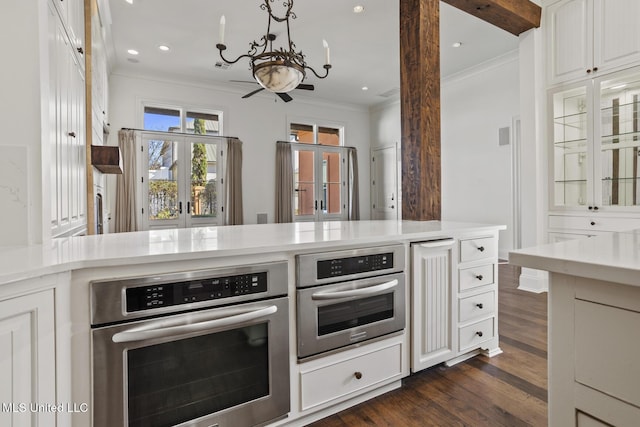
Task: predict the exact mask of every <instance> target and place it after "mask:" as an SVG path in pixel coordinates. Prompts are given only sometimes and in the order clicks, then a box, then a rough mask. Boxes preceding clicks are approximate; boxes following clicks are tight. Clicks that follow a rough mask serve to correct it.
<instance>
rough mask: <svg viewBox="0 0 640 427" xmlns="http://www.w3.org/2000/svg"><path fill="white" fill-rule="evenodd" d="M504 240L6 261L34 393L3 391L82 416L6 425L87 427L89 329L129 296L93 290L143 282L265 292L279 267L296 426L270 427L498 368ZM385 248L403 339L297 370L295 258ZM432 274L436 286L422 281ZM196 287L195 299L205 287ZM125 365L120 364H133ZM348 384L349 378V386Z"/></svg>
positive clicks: (7, 292)
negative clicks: (389, 252) (477, 357)
mask: <svg viewBox="0 0 640 427" xmlns="http://www.w3.org/2000/svg"><path fill="white" fill-rule="evenodd" d="M501 229H504V227H503V226H499V225H485V224H472V223H453V222H440V221H426V222H414V221H354V222H324V223H292V224H264V225H244V226H226V227H211V228H192V229H180V230H177V229H174V230H157V231H148V232H135V233H122V234H118V235H116V234H110V235H100V236H86V237H72V238H64V239H56V240H53V241H51V242H48V243H46V244H44V245H38V246H30V247H21V248H11V249H4V250H1V251H0V313H1V314H2V316H1V317H0V325H5V326H8V327H9V328H10V330H12V331H13V332H12V333H13V335H12V336H19V337H20V340H19V344H20V346H22V347H24V348H21V349H20V351H19V352H14V353H13V354H10V355H9V356H8V359H9V360H11V361H12V363H13V364H12V365H11V368H10V370H11V371H12V375H13V376H14V378H29V381H25V382H24V384H26V385H21V386H20V387H18V388H17V389H11V390H3V395H7V396H12V402H13V403H16V404H19V403H23V402H29V401H36V402H42V403H51V404H53V403H65V404H68V405H71V406H65V409H68V408H72V409H74V410H64V411H42V412H38V413H36V414H31V413H28V411H27V413H21V412H20V411H19V410H18V411H15V412H13V413H8V412H3V413H0V421H4V420H5V419H7V420H9V421H12V420H14V419H20V417H23V418H24V417H27V418H29V417H35V419H36V424H37V425H50V424H53V423H54V422H57V423H58V424H59V425H90V423H91V422H92V416H93V414H94V412H96V409H95V408H94V407H93V406H94V404H96V402H98V400H97V399H96V396H97V395H100V394H101V393H102V392H101V391H100V392H97V391H96V387H97V385H96V381H95V380H94V378H95V376H96V375H97V373H96V372H95V361H96V358H99V357H101V354H100V353H101V350H99V348H98V347H97V346H96V345H95V343H93V342H92V333H94V331H95V330H96V329H95V328H102V327H103V326H102V324H100V322H95V321H94V323H92V319H94V318H93V317H92V316H94V315H95V313H96V312H97V311H99V309H101V308H102V307H103V306H105V305H113V304H114V303H119V301H120V300H123V301H124V300H125V296H124V295H125V292H124V290H123V291H122V292H115V294H113V295H115V296H111V297H103V298H97V297H96V296H95V295H94V294H92V285H91V284H92V283H98V282H99V283H107V284H108V283H111V282H113V283H114V286H115V284H118V283H124V282H131V281H133V282H135V281H137V280H138V281H140V280H144V281H146V282H144V283H145V284H146V285H148V284H149V283H153V282H152V281H153V280H159V279H162V278H164V277H169V276H170V277H174V276H175V275H178V276H180V277H182V278H184V277H192V275H194V274H195V275H196V276H194V277H200V276H198V275H202V274H204V273H202V272H221V273H220V274H222V273H224V274H225V275H226V276H225V277H231V276H232V275H235V276H233V277H234V279H233V280H236V279H237V277H240V276H238V274H240V273H238V271H241V270H242V269H244V270H242V271H245V270H246V271H248V272H249V273H247V275H246V279H247V280H248V282H251V281H252V280H255V281H258V278H256V277H258V276H259V275H260V274H261V273H260V271H262V270H260V268H262V267H261V266H265V267H264V269H265V271H267V270H269V269H271V268H272V267H273V268H276V267H277V268H276V269H277V271H278V272H283V273H282V274H281V273H278V275H282V277H284V280H281V281H282V282H284V284H285V290H284V291H283V292H284V294H282V295H280V296H279V297H278V298H279V300H280V301H281V302H279V303H278V305H277V308H269V310H271V312H270V313H273V312H275V311H278V312H279V313H284V314H285V323H288V326H287V327H284V328H282V330H283V331H284V332H285V337H286V339H285V342H286V345H285V348H284V349H282V351H283V352H284V355H283V356H282V358H283V360H287V359H288V360H289V361H290V362H289V374H290V375H289V377H290V380H289V390H290V396H291V397H290V402H289V403H290V404H289V407H290V410H289V412H288V414H285V415H284V418H281V419H274V420H273V423H272V424H273V425H280V424H288V425H304V424H305V423H308V422H310V421H312V420H314V419H318V418H321V417H323V416H326V415H328V414H330V413H334V412H336V411H338V410H341V409H344V408H346V407H349V406H351V405H354V404H356V403H359V402H361V401H364V400H367V399H369V398H371V397H374V396H376V395H378V394H381V393H383V392H385V391H388V390H391V389H393V388H396V387H399V386H400V384H401V382H400V380H401V379H402V378H403V377H405V376H407V375H409V373H410V372H411V371H412V370H413V371H415V370H418V369H423V368H425V367H428V366H432V365H433V364H436V363H440V362H442V361H445V362H448V363H450V364H452V363H456V362H457V361H460V360H464V358H466V357H471V356H473V355H474V354H477V353H478V352H479V351H481V350H484V351H486V352H487V353H488V354H489V355H494V354H498V353H499V352H500V350H499V347H498V332H497V248H498V232H499V230H501ZM387 247H394V248H398V249H396V250H398V251H399V252H397V254H398V255H397V256H396V257H395V259H396V261H397V262H398V263H400V264H401V265H399V270H400V272H399V273H394V274H401V275H402V277H399V278H398V279H394V280H392V281H390V282H388V283H385V284H383V286H382V288H380V289H387V288H388V287H389V286H395V289H400V290H402V292H400V293H398V294H397V295H399V297H401V298H402V301H403V304H402V306H403V312H402V317H404V319H403V320H404V321H403V322H402V324H403V325H404V327H403V328H402V329H400V330H398V331H397V332H394V333H390V334H386V335H384V336H380V337H378V338H375V339H368V340H365V341H362V342H356V343H354V344H353V345H348V346H345V347H344V348H340V349H339V350H333V351H327V352H326V353H322V354H319V355H314V356H310V357H308V358H300V356H299V353H297V352H296V342H297V339H298V336H297V334H298V331H297V328H296V316H297V315H298V314H299V313H297V311H298V309H297V302H296V295H298V292H297V286H298V285H299V284H300V283H299V273H298V272H297V271H296V266H297V263H298V257H300V256H304V255H314V254H320V253H325V252H328V251H331V252H333V253H343V254H349V253H353V254H355V255H358V254H360V252H358V251H361V250H363V249H364V250H365V252H367V251H372V250H374V251H379V249H380V248H387ZM385 253H386V252H385ZM384 255H385V254H382V255H380V257H382V258H380V259H383V258H384ZM376 259H378V258H376ZM367 262H368V261H367ZM256 268H257V270H256ZM247 269H249V270H247ZM251 269H253V270H251ZM428 272H437V274H425V273H428ZM243 274H244V273H243ZM252 275H254V276H255V277H254V276H252ZM278 277H280V276H278ZM394 277H396V276H394ZM405 277H406V279H405ZM241 279H242V280H244V279H245V276H244V275H243V276H242V277H241ZM189 280H191V279H189ZM238 280H239V279H238ZM260 280H262V279H260ZM345 280H346V279H345ZM366 280H370V279H366ZM149 281H151V282H149ZM189 283H190V284H189V286H190V287H191V286H192V285H193V287H194V288H197V287H198V286H200V283H195V282H193V281H192V282H189ZM146 285H145V286H146ZM107 287H108V286H107ZM147 287H148V288H149V289H148V291H149V292H152V293H153V295H154V296H153V298H152V300H148V302H149V304H156V303H158V304H163V302H162V301H160V299H161V298H162V295H160V299H158V298H156V296H155V295H156V294H158V293H159V294H162V289H160V288H157V287H156V288H153V287H150V286H147ZM123 289H124V288H123ZM158 289H160V290H158ZM145 290H146V288H145ZM251 292H252V291H251ZM381 292H382V291H381ZM150 295H151V294H150ZM194 295H196V294H194ZM198 295H199V294H198ZM149 298H151V296H149ZM198 298H200V296H198ZM212 298H213V295H212ZM216 298H217V297H216ZM323 298H324V297H323ZM194 301H195V300H194ZM263 303H264V301H260V300H258V301H257V302H255V303H251V304H257V305H260V304H263ZM171 304H173V302H172V303H171ZM198 304H200V305H198ZM202 304H206V303H205V302H198V303H197V304H194V305H193V306H194V308H195V309H198V310H201V312H204V311H206V310H204V307H203V306H202ZM274 304H275V303H274ZM185 307H186V306H185ZM189 307H190V306H189ZM152 308H153V309H155V307H152ZM259 308H260V310H262V311H265V310H266V309H263V308H262V307H259ZM404 308H406V311H405V310H404ZM129 309H130V307H128V308H127V309H126V310H125V309H124V308H123V309H121V312H122V314H123V315H128V313H127V312H128V311H129ZM138 309H139V308H138V307H137V306H135V307H134V308H132V309H131V310H133V311H135V310H138ZM163 310H164V309H163V308H158V311H154V313H156V316H159V315H161V314H163V313H165V314H166V311H163ZM125 317H126V316H125ZM165 319H166V317H165ZM287 319H288V320H287ZM94 320H95V319H94ZM134 320H135V319H134ZM118 322H122V321H117V322H116V323H118ZM96 323H98V324H97V325H96ZM106 323H107V324H108V323H109V322H106ZM92 324H93V325H94V327H93V328H92ZM107 326H108V325H107ZM287 329H288V330H287ZM136 334H138V331H136V332H135V333H134V334H133V335H136ZM247 334H248V335H249V332H247ZM129 335H132V334H130V333H129V332H127V333H124V334H120V335H118V338H116V337H115V336H114V338H113V341H114V342H116V341H117V342H127V340H128V339H129V338H128V336H129ZM355 335H357V334H355ZM355 335H354V336H355ZM121 337H125V338H121ZM434 337H435V338H434ZM356 338H357V339H360V337H356ZM354 339H355V338H354ZM264 341H265V340H264V339H263V338H262V339H261V338H260V337H259V336H258V338H256V339H253V340H252V342H254V343H255V346H256V348H257V347H259V346H260V345H262V343H263V342H264ZM20 346H18V347H15V346H14V348H19V347H20ZM134 347H135V346H134ZM134 347H130V348H129V351H131V350H132V349H134ZM286 347H288V349H287V348H286ZM4 348H9V347H8V346H7V347H4ZM282 351H281V352H282ZM412 351H413V354H412ZM122 354H126V349H125V351H124V353H122ZM25 355H28V356H25ZM390 358H391V359H390ZM114 360H118V358H116V359H114ZM119 360H120V363H121V362H122V360H123V359H122V355H121V356H120V357H119ZM390 360H391V361H392V363H390V362H389V361H390ZM106 366H110V362H109V363H106ZM380 367H384V369H380ZM347 374H348V375H347ZM340 375H347V376H346V377H345V378H344V379H340V377H339V376H340ZM111 376H113V375H111ZM115 376H116V377H118V376H119V377H122V376H123V373H117V374H115ZM327 380H328V381H329V382H328V383H327ZM29 384H32V386H29ZM327 384H328V385H327ZM329 386H330V387H331V388H327V387H329ZM121 389H122V387H121ZM5 392H6V393H5ZM120 393H122V390H120ZM125 395H126V393H125ZM113 399H116V400H118V398H113V397H111V401H113ZM107 401H109V399H107ZM16 408H17V409H20V408H19V407H16ZM76 409H77V410H76ZM105 410H106V411H107V412H108V411H109V410H111V408H106V409H105V408H102V412H103V413H104V412H105ZM223 412H224V411H223ZM2 417H4V418H2ZM7 417H13V418H7ZM94 421H95V420H94ZM207 425H208V424H207ZM222 425H223V424H221V426H222Z"/></svg>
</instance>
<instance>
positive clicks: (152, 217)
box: [141, 132, 224, 229]
mask: <svg viewBox="0 0 640 427" xmlns="http://www.w3.org/2000/svg"><path fill="white" fill-rule="evenodd" d="M142 153H143V155H142V159H143V162H144V166H143V169H142V170H143V171H146V174H145V176H143V177H142V179H141V184H142V194H143V200H145V201H146V203H145V206H144V207H143V212H142V215H143V226H144V228H145V229H158V228H184V227H197V226H206V225H222V223H223V220H222V219H223V215H222V212H223V210H224V207H223V201H224V194H223V186H222V180H223V177H224V171H223V168H224V166H223V162H222V156H223V149H222V144H220V142H219V141H217V140H215V139H212V138H209V137H206V136H199V135H185V134H179V135H173V134H171V133H169V132H143V133H142Z"/></svg>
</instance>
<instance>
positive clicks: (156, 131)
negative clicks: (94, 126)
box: [120, 128, 240, 140]
mask: <svg viewBox="0 0 640 427" xmlns="http://www.w3.org/2000/svg"><path fill="white" fill-rule="evenodd" d="M120 130H133V131H138V132H155V133H166V134H168V135H189V136H193V135H196V136H208V137H211V138H226V139H237V140H240V138H238V137H237V136H223V135H207V134H201V133H185V132H166V131H162V130H149V129H136V128H120Z"/></svg>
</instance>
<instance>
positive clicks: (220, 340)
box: [94, 298, 289, 427]
mask: <svg viewBox="0 0 640 427" xmlns="http://www.w3.org/2000/svg"><path fill="white" fill-rule="evenodd" d="M281 300H284V301H278V300H273V301H265V302H262V303H251V304H242V305H240V306H236V307H231V308H221V309H214V310H206V311H203V312H198V313H188V314H187V315H178V316H170V317H167V318H161V319H160V320H158V319H153V320H149V321H143V322H135V323H130V324H125V325H118V326H116V327H107V328H104V329H101V330H95V331H94V354H95V352H96V351H99V349H100V348H102V346H103V345H107V346H108V347H110V348H108V349H105V354H107V355H109V356H108V357H106V358H103V359H104V360H101V359H100V358H99V357H96V358H95V366H94V377H95V382H96V389H95V392H94V408H95V410H96V414H95V416H94V420H95V421H96V422H95V423H94V425H96V426H101V425H105V426H106V425H109V426H112V425H127V426H129V427H134V426H154V427H156V426H174V425H181V424H188V425H206V426H209V425H212V424H216V423H217V424H219V425H220V426H221V427H222V426H225V425H229V426H231V425H233V426H245V425H246V426H250V425H254V424H258V423H261V422H265V421H269V420H271V419H274V418H277V417H279V416H282V415H285V414H286V413H287V412H288V410H289V394H288V390H289V382H288V377H289V375H288V372H289V367H288V357H287V356H288V350H287V347H288V346H287V342H288V332H287V331H288V328H287V322H286V319H287V311H288V309H287V302H286V298H284V299H281ZM247 306H250V307H247ZM252 306H255V307H252ZM274 310H275V311H274ZM227 312H229V313H227ZM194 314H196V315H197V316H199V317H200V318H201V319H197V318H196V319H194ZM227 314H229V315H227ZM211 317H213V319H212V320H210V318H211ZM229 319H237V320H233V321H231V320H229ZM247 319H249V320H247ZM207 323H209V324H214V325H218V326H215V327H213V328H207V327H206V325H207ZM198 325H202V326H198ZM182 328H186V330H188V331H191V332H188V333H187V334H186V335H185V334H183V333H182V331H183V330H184V329H182ZM200 328H201V329H202V330H201V331H199V332H193V331H195V330H197V329H200ZM283 335H284V340H283ZM105 341H106V342H105ZM109 341H111V343H109ZM283 346H284V347H283ZM96 356H97V354H96ZM109 359H113V360H112V361H110V360H109ZM118 360H120V363H119V364H118ZM283 360H284V361H285V362H284V363H283V362H282V361H283ZM114 362H115V363H114ZM112 363H114V364H112ZM118 371H119V372H118ZM118 378H122V379H123V380H122V381H117V379H118ZM283 378H285V379H286V381H283ZM101 388H104V390H101ZM118 389H119V390H118ZM118 391H120V393H119V394H120V396H121V397H120V398H119V399H115V402H122V403H121V404H122V407H121V410H120V412H119V414H120V415H119V416H118V415H117V414H116V415H114V414H113V412H115V411H113V409H114V408H113V407H112V406H113V403H114V400H111V399H109V398H107V396H109V395H111V394H114V393H115V394H116V395H118ZM103 393H104V394H103ZM283 396H284V399H283ZM103 398H104V401H103V402H102V403H100V399H103ZM96 399H98V401H96ZM104 405H107V406H108V408H106V411H104V409H101V408H100V407H101V406H104ZM103 411H104V412H105V413H103ZM106 412H110V413H106ZM111 416H116V417H118V418H119V422H118V420H117V419H116V418H113V419H111V420H110V421H107V422H104V423H103V420H104V419H106V418H109V417H111ZM103 417H104V418H103ZM123 421H124V422H123Z"/></svg>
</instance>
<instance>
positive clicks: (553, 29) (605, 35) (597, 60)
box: [545, 0, 640, 84]
mask: <svg viewBox="0 0 640 427" xmlns="http://www.w3.org/2000/svg"><path fill="white" fill-rule="evenodd" d="M545 15H546V18H545V19H546V28H547V33H546V34H547V45H548V47H549V51H548V70H549V77H548V78H549V84H558V83H563V82H567V81H572V80H579V79H584V78H587V77H589V76H592V75H601V74H602V73H605V72H610V71H614V70H618V69H621V68H624V67H628V66H632V65H635V64H638V63H640V27H639V26H638V25H637V19H638V16H640V2H638V1H637V0H562V1H559V2H557V3H553V4H551V5H550V6H548V7H547V8H545Z"/></svg>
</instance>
